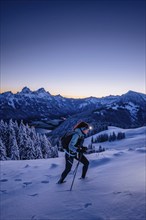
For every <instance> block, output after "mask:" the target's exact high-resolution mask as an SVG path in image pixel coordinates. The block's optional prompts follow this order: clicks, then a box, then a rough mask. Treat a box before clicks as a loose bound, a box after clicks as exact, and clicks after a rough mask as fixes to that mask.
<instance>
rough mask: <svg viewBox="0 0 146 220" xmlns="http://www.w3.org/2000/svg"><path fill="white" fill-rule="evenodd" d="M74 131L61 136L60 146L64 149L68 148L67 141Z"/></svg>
mask: <svg viewBox="0 0 146 220" xmlns="http://www.w3.org/2000/svg"><path fill="white" fill-rule="evenodd" d="M73 135H74V133H66V134H64V135H63V136H62V137H61V146H62V148H63V149H64V150H68V146H69V143H70V141H71V139H72V136H73Z"/></svg>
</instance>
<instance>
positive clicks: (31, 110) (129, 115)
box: [0, 87, 146, 135]
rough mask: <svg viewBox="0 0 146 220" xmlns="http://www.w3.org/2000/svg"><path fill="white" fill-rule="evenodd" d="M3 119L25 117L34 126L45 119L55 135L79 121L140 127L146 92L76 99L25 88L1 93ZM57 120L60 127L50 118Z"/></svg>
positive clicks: (145, 113)
mask: <svg viewBox="0 0 146 220" xmlns="http://www.w3.org/2000/svg"><path fill="white" fill-rule="evenodd" d="M62 118H66V120H65V121H64V119H62ZM0 119H3V120H9V119H14V120H18V121H19V120H24V122H28V123H30V124H32V125H33V124H34V122H36V121H43V122H45V123H46V124H47V126H46V127H48V128H51V129H53V130H54V131H53V132H54V134H55V135H57V133H58V132H62V131H60V128H61V129H63V130H64V126H65V128H66V129H69V128H70V127H71V126H72V125H73V124H74V123H76V122H78V121H79V120H85V121H87V122H89V123H92V124H94V127H96V126H97V124H98V125H99V124H106V125H114V126H121V127H123V128H130V127H140V126H144V125H145V124H146V95H145V94H143V93H138V92H135V91H131V90H129V91H128V92H127V93H125V94H122V95H121V96H119V95H116V96H114V95H109V96H105V97H101V98H97V97H92V96H91V97H87V98H77V99H75V98H66V97H63V96H61V95H55V96H54V95H51V94H50V93H49V92H47V91H45V89H44V88H40V89H38V90H36V91H31V90H30V89H29V88H28V87H24V88H23V89H22V90H21V91H20V92H17V93H15V94H13V93H12V92H10V91H8V92H5V93H2V94H0ZM56 119H57V120H59V124H58V125H59V126H58V125H57V126H56V122H55V127H54V123H53V125H51V126H50V124H49V121H52V120H56ZM32 122H33V123H32ZM36 124H37V126H38V123H35V125H36ZM48 124H49V126H48ZM60 125H61V126H60ZM56 129H57V130H56ZM58 129H59V130H58ZM55 132H56V133H55Z"/></svg>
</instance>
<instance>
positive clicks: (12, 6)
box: [1, 0, 146, 98]
mask: <svg viewBox="0 0 146 220" xmlns="http://www.w3.org/2000/svg"><path fill="white" fill-rule="evenodd" d="M145 34H146V26H145V0H141V1H139V0H135V1H133V0H128V1H121V0H110V1H107V0H98V1H97V0H87V1H73V0H68V1H66V0H60V1H57V0H54V1H41V0H37V1H36V0H32V1H28V0H22V1H17V0H13V1H9V0H5V1H2V2H1V90H2V91H3V92H4V91H8V90H9V91H13V92H16V91H19V90H20V89H21V88H23V87H24V86H25V85H27V86H28V87H29V88H31V89H32V90H36V89H37V88H40V87H42V86H43V87H44V88H45V89H46V90H47V91H48V90H49V91H50V93H51V94H53V95H56V94H62V96H65V97H80V98H81V97H90V96H93V97H102V96H107V95H109V94H112V95H117V94H118V95H121V94H124V93H125V91H128V90H133V91H135V90H136V91H139V92H140V93H145V91H146V84H145V78H146V76H145V37H146V36H145Z"/></svg>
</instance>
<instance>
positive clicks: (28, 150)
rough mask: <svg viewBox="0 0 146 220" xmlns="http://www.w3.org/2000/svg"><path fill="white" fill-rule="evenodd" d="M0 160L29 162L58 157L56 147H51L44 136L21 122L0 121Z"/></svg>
mask: <svg viewBox="0 0 146 220" xmlns="http://www.w3.org/2000/svg"><path fill="white" fill-rule="evenodd" d="M0 154H1V155H0V160H6V159H11V160H19V159H20V160H29V159H42V158H50V157H58V149H57V147H53V146H51V143H50V142H49V140H48V138H47V137H46V135H41V134H38V133H36V131H35V128H34V127H29V126H28V125H25V124H24V123H23V121H21V123H20V125H18V123H17V121H15V122H13V121H12V120H10V121H9V122H8V123H6V122H4V121H3V120H1V121H0Z"/></svg>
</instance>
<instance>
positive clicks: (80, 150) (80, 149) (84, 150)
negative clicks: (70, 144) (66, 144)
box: [77, 147, 88, 153]
mask: <svg viewBox="0 0 146 220" xmlns="http://www.w3.org/2000/svg"><path fill="white" fill-rule="evenodd" d="M87 149H88V148H87V147H81V148H78V149H77V152H79V153H85V152H86V151H87Z"/></svg>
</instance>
